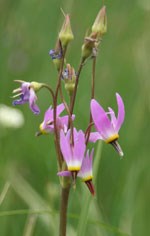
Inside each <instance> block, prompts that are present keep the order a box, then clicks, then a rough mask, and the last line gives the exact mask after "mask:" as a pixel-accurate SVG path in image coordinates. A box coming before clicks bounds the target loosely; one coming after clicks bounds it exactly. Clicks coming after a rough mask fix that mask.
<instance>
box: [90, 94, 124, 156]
mask: <svg viewBox="0 0 150 236" xmlns="http://www.w3.org/2000/svg"><path fill="white" fill-rule="evenodd" d="M116 99H117V104H118V115H117V117H116V116H115V113H114V111H113V109H112V108H109V112H105V110H104V109H103V108H102V106H101V105H100V104H99V103H98V102H97V101H96V100H95V99H92V101H91V114H92V118H93V121H94V124H95V127H96V130H97V131H98V132H99V134H100V136H101V139H102V140H104V141H105V142H106V143H111V144H112V145H113V146H114V147H115V149H116V150H117V151H118V153H119V154H120V156H123V152H122V150H121V148H120V146H119V144H118V143H117V141H116V140H117V139H118V138H119V134H118V132H119V130H120V128H121V126H122V124H123V122H124V117H125V109H124V103H123V100H122V98H121V96H120V95H119V94H118V93H116ZM108 115H110V117H108Z"/></svg>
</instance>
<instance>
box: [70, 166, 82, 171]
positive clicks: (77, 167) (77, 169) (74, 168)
mask: <svg viewBox="0 0 150 236" xmlns="http://www.w3.org/2000/svg"><path fill="white" fill-rule="evenodd" d="M80 169H81V168H80V167H79V166H69V167H68V170H69V171H79V170H80Z"/></svg>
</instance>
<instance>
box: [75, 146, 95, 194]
mask: <svg viewBox="0 0 150 236" xmlns="http://www.w3.org/2000/svg"><path fill="white" fill-rule="evenodd" d="M93 153H94V149H92V151H91V153H90V154H89V150H88V151H87V153H86V155H85V157H84V158H83V161H82V166H81V169H80V171H79V172H78V175H77V176H78V177H80V178H81V179H82V181H83V182H85V183H86V185H87V187H88V188H89V190H90V192H91V193H92V194H93V195H94V194H95V191H94V187H93V184H92V179H93V173H92V161H93Z"/></svg>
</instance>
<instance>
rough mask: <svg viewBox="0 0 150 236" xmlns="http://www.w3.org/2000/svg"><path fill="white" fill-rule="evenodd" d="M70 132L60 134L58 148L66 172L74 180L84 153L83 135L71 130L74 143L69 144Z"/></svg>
mask: <svg viewBox="0 0 150 236" xmlns="http://www.w3.org/2000/svg"><path fill="white" fill-rule="evenodd" d="M70 138H71V130H68V131H67V133H66V134H65V133H64V131H62V130H61V132H60V148H61V152H62V154H63V158H64V160H65V162H66V165H67V168H68V171H70V172H71V174H72V177H73V179H74V180H75V179H76V176H77V173H78V172H79V171H80V169H81V165H82V161H83V158H84V153H85V149H86V145H85V135H84V133H83V131H82V130H79V131H77V130H76V129H75V128H74V129H73V140H74V143H73V144H72V143H71V142H70Z"/></svg>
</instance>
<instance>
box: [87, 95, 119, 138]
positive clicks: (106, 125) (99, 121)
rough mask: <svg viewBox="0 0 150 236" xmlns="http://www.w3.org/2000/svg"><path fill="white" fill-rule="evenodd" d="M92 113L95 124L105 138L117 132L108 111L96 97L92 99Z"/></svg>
mask: <svg viewBox="0 0 150 236" xmlns="http://www.w3.org/2000/svg"><path fill="white" fill-rule="evenodd" d="M91 114H92V118H93V121H94V124H95V126H96V128H97V130H98V132H100V134H101V136H102V137H103V139H107V138H108V137H110V135H112V134H114V133H115V132H114V128H113V126H112V124H111V122H110V120H109V118H108V116H107V114H106V112H105V111H104V109H103V108H102V107H101V106H100V105H99V103H98V102H97V101H96V100H95V99H92V101H91Z"/></svg>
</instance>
